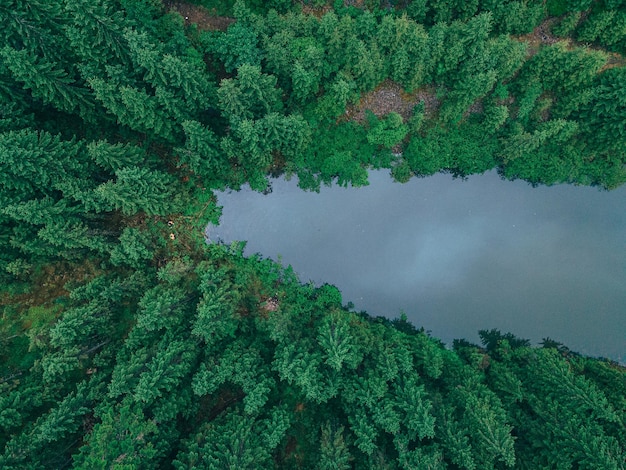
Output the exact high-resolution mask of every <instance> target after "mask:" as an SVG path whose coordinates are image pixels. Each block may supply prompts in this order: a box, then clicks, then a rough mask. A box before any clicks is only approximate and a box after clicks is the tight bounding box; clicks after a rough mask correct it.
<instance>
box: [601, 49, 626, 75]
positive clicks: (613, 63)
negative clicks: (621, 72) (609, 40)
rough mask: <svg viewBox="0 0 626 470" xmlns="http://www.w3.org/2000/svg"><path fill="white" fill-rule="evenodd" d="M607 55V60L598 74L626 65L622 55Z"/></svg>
mask: <svg viewBox="0 0 626 470" xmlns="http://www.w3.org/2000/svg"><path fill="white" fill-rule="evenodd" d="M607 54H608V60H607V61H606V64H604V67H602V68H601V69H600V70H599V72H598V73H601V72H604V71H605V70H608V69H614V68H616V67H624V66H625V65H626V58H624V56H623V55H621V54H619V53H617V52H607Z"/></svg>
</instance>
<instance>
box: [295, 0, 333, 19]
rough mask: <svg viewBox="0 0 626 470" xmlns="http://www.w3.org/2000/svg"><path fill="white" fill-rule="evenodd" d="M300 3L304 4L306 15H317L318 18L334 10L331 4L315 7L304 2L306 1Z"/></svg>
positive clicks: (303, 8) (303, 9) (303, 11)
mask: <svg viewBox="0 0 626 470" xmlns="http://www.w3.org/2000/svg"><path fill="white" fill-rule="evenodd" d="M300 5H302V13H304V14H305V15H311V16H315V17H316V18H321V17H322V16H324V15H325V14H326V13H328V12H329V11H331V10H332V7H331V6H330V5H323V6H321V7H314V6H312V5H306V4H304V2H300Z"/></svg>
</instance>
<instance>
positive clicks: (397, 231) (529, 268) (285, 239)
mask: <svg viewBox="0 0 626 470" xmlns="http://www.w3.org/2000/svg"><path fill="white" fill-rule="evenodd" d="M272 187H273V192H272V193H271V194H269V195H267V196H264V195H262V194H259V193H254V192H251V191H250V190H245V189H244V190H242V191H239V192H230V193H220V194H219V195H218V197H219V203H220V205H222V206H223V207H224V209H223V215H222V218H221V221H220V226H219V227H211V228H210V229H209V237H210V239H211V240H213V241H216V240H218V239H221V240H223V241H228V242H229V241H232V240H248V245H247V248H246V253H248V254H250V253H256V252H258V253H261V254H262V255H264V256H267V257H270V258H273V259H280V260H281V261H282V263H283V264H285V265H287V264H291V265H292V266H293V268H294V270H295V271H296V272H297V273H298V274H299V276H300V279H301V280H302V281H303V282H306V281H309V280H312V281H314V282H316V283H322V282H329V283H332V284H335V285H336V286H337V287H338V288H339V289H340V290H341V291H342V293H343V300H344V303H347V302H348V301H352V302H353V303H354V304H355V307H356V309H358V310H361V309H363V310H367V311H368V312H369V313H370V314H372V315H385V316H388V317H390V318H394V317H397V316H399V314H400V313H401V311H404V312H405V313H406V314H407V316H408V317H409V319H410V320H411V322H412V323H413V324H415V325H416V326H418V327H421V326H423V327H424V328H425V329H427V330H430V331H431V332H432V334H433V336H436V337H438V338H441V339H442V340H444V341H445V342H446V343H448V344H450V343H451V341H452V339H454V338H467V339H468V340H470V341H476V342H477V341H478V335H477V331H478V330H479V329H490V328H498V329H500V330H502V331H505V332H506V331H510V332H512V333H513V334H515V335H517V336H520V337H523V338H528V339H530V340H532V341H533V342H538V341H541V339H542V338H544V337H547V336H549V337H550V338H552V339H555V340H557V341H561V342H563V343H565V344H566V345H567V346H569V347H570V348H571V349H573V350H577V351H579V352H581V353H584V354H589V355H593V356H604V357H610V358H612V359H615V360H619V361H621V362H624V361H625V360H626V212H625V210H624V209H625V208H626V188H624V187H623V188H620V189H618V190H615V191H611V192H602V191H599V190H598V189H594V188H584V187H574V186H555V187H540V188H532V187H531V186H529V185H528V184H526V183H524V182H509V181H502V180H500V178H499V177H498V175H497V174H495V173H493V172H492V173H487V174H485V175H480V176H473V177H470V178H469V179H468V180H466V181H462V180H458V179H457V180H455V179H453V178H452V177H450V176H448V175H436V176H433V177H430V178H426V179H413V180H411V181H410V182H409V183H406V184H399V183H394V182H393V181H392V180H391V178H390V177H389V175H388V172H385V171H379V172H372V173H371V174H370V185H369V186H367V187H363V188H348V189H346V188H340V187H332V188H328V187H323V188H322V190H321V192H320V193H319V194H317V193H310V192H304V191H302V190H300V189H298V187H297V184H296V181H295V180H293V181H290V182H288V181H285V180H273V182H272Z"/></svg>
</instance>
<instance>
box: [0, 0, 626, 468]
mask: <svg viewBox="0 0 626 470" xmlns="http://www.w3.org/2000/svg"><path fill="white" fill-rule="evenodd" d="M203 3H204V5H205V6H207V7H209V8H213V7H217V8H218V10H219V11H221V12H222V13H224V12H226V13H227V14H232V15H234V16H235V18H236V19H237V21H236V22H235V23H233V24H231V25H230V26H229V28H228V29H227V30H226V31H204V32H201V31H200V30H201V29H202V28H203V27H204V26H209V24H208V23H209V22H207V24H202V25H198V27H188V26H186V24H185V21H183V19H182V17H181V16H180V15H178V14H175V13H171V12H168V11H167V8H169V7H167V6H166V5H165V4H164V3H163V2H161V1H158V0H141V1H135V0H121V1H120V2H102V1H99V0H96V1H91V2H87V1H85V0H76V1H71V2H70V1H66V2H52V3H50V2H44V1H41V0H29V1H27V2H24V1H13V2H9V3H8V4H6V5H3V6H0V20H2V24H3V26H4V28H3V29H2V31H0V39H1V40H2V45H1V46H0V169H1V170H2V171H0V203H1V205H0V242H1V243H2V250H0V280H1V281H2V284H3V291H2V296H0V310H1V313H2V319H3V325H2V327H0V340H1V341H0V359H1V364H0V391H1V393H0V467H2V468H64V467H67V466H68V465H73V466H74V467H76V468H105V467H106V468H109V467H110V468H167V467H174V468H181V469H182V468H217V469H222V468H233V469H242V468H266V467H268V468H269V467H277V468H353V467H354V468H407V469H408V468H411V469H413V468H467V469H479V468H485V469H487V468H510V467H515V468H590V469H596V468H602V469H605V468H606V469H612V468H621V467H623V463H624V448H625V447H626V440H625V439H626V438H625V437H624V436H626V433H624V427H625V423H626V417H625V414H624V409H625V403H624V396H625V394H626V393H625V392H626V379H625V377H626V375H625V372H624V369H623V368H622V367H621V366H619V365H617V364H613V363H609V362H607V361H600V360H593V359H589V358H583V357H581V356H578V355H576V354H575V353H572V352H571V351H569V350H568V349H567V348H566V347H564V346H562V345H559V344H557V343H554V342H551V341H550V340H546V341H545V342H544V345H543V347H541V348H533V347H530V345H529V344H528V342H526V341H524V340H519V339H517V338H515V337H514V336H513V335H510V334H502V333H500V332H498V331H489V332H487V331H484V332H481V333H480V334H481V337H482V339H483V343H484V348H478V347H476V346H473V345H471V344H469V343H467V342H456V343H455V348H454V350H448V349H445V348H444V347H443V345H442V343H441V342H439V341H437V340H434V339H432V338H430V337H429V336H428V335H427V334H425V333H424V332H423V331H419V330H417V329H416V328H414V327H413V326H412V325H410V324H409V323H408V322H407V321H406V319H400V320H396V321H388V320H384V319H372V318H370V317H369V316H367V314H365V313H360V314H356V313H355V312H353V311H351V310H350V309H349V308H345V307H343V306H342V298H341V293H340V292H339V291H338V290H337V289H336V288H335V287H333V286H330V285H327V284H325V285H323V286H321V287H315V286H314V285H313V284H311V283H310V284H306V285H303V284H301V283H300V282H299V281H298V279H297V277H296V276H295V274H294V272H293V270H291V269H283V268H282V267H281V266H279V265H277V264H276V263H274V262H272V261H270V260H263V259H261V257H260V256H254V257H251V258H245V257H243V256H242V252H243V247H244V246H245V243H239V242H238V243H233V244H232V245H231V246H230V247H224V246H221V245H211V246H206V245H205V243H204V240H203V239H202V234H201V233H199V234H198V233H196V232H197V230H196V225H197V224H199V223H200V222H199V221H200V220H201V219H202V215H203V214H204V213H200V211H205V212H209V213H213V214H216V213H217V209H215V201H214V200H213V196H212V193H211V190H213V189H216V188H220V189H223V188H226V187H233V188H237V187H239V186H241V185H242V184H244V183H246V182H247V183H249V184H250V185H251V186H252V187H253V188H254V189H258V190H263V189H265V188H266V186H267V177H268V174H270V173H272V174H280V173H286V174H287V175H296V176H297V177H298V179H299V185H300V186H301V187H303V188H305V189H312V190H318V189H319V187H320V185H321V184H322V183H323V184H332V183H335V184H339V185H344V186H347V185H349V184H350V185H353V186H358V185H365V184H367V170H368V169H369V168H383V167H384V168H390V169H391V172H392V175H393V176H394V178H396V179H397V180H399V181H407V180H408V179H410V178H411V177H412V176H414V175H417V176H426V175H430V174H434V173H436V172H439V171H445V172H449V173H451V174H453V175H454V176H461V177H462V176H466V175H469V174H472V173H481V172H484V171H487V170H489V169H491V168H494V167H496V166H497V167H498V169H499V171H500V172H501V174H502V175H504V176H505V177H508V178H524V179H525V180H527V181H530V182H531V183H533V184H553V183H559V182H576V183H584V184H597V185H602V186H605V187H615V186H618V185H619V184H622V183H623V182H625V181H626V171H625V170H624V161H625V157H624V148H626V141H625V139H624V136H625V135H626V130H625V129H624V123H625V122H626V115H624V109H626V103H624V96H625V94H624V87H625V85H626V77H625V75H624V68H623V67H621V66H620V63H619V61H616V57H617V56H615V55H613V56H610V57H612V60H613V61H614V62H613V63H611V64H609V66H608V67H607V58H608V57H609V55H607V54H605V53H603V52H602V51H598V50H590V49H588V48H583V47H577V46H576V45H575V44H572V43H565V42H562V43H557V44H554V45H546V46H542V47H540V48H539V49H538V51H537V52H536V53H535V54H530V53H528V54H527V50H526V49H527V47H526V45H525V44H524V43H523V42H522V41H521V40H520V39H519V38H518V39H513V38H511V37H510V36H509V34H524V33H527V32H529V31H531V30H532V29H533V28H534V27H536V26H537V24H538V23H539V22H540V21H542V20H543V19H544V18H545V14H546V9H547V10H549V11H551V12H556V11H558V12H560V13H559V14H561V13H564V12H565V11H573V12H581V11H584V10H586V9H588V8H589V7H590V6H591V5H590V3H589V1H588V0H584V1H574V0H572V1H569V0H567V1H565V0H564V1H556V0H555V1H549V2H547V4H546V5H544V2H541V1H538V0H529V1H506V2H500V1H495V0H494V1H492V0H477V1H468V2H463V1H454V2H446V1H439V0H428V1H426V0H424V1H422V0H416V1H412V2H391V3H389V2H386V3H384V4H383V3H382V2H374V1H369V2H364V5H363V8H356V7H346V6H345V5H344V2H335V6H334V8H332V9H330V10H328V11H326V9H322V10H319V11H317V12H316V13H315V14H309V13H307V14H304V13H301V12H298V13H295V12H293V11H291V12H288V10H292V9H293V10H295V9H298V8H301V5H292V2H287V1H282V0H274V1H272V2H259V1H253V2H249V3H248V5H246V3H245V2H242V1H238V2H235V3H234V4H233V2H221V1H220V2H213V1H210V0H207V1H205V2H203ZM314 3H315V6H317V7H320V6H322V3H323V2H314ZM308 4H310V2H309V3H308ZM404 6H406V7H407V8H406V9H405V10H404V9H403V8H404ZM187 7H189V8H191V6H190V5H187ZM389 7H395V10H393V9H391V10H390V9H389ZM621 7H622V5H621V2H619V1H606V2H603V3H598V4H594V8H593V9H592V11H590V12H589V14H588V16H587V17H586V18H587V19H586V20H584V21H579V20H580V19H581V18H583V15H578V14H576V13H574V14H573V15H570V16H567V17H565V18H563V20H562V21H561V23H560V25H558V27H557V28H560V34H570V33H571V32H572V31H573V32H574V34H575V35H576V37H577V38H578V39H579V40H583V41H588V42H594V43H596V44H600V45H604V46H605V47H609V48H611V49H612V50H623V48H624V35H625V31H626V30H624V24H626V23H625V22H624V18H625V16H624V13H623V12H622V11H621V10H620V9H619V8H621ZM272 8H275V9H276V10H277V11H273V12H272V11H269V12H268V10H270V9H272ZM197 13H198V17H200V18H203V16H202V15H203V13H202V11H201V10H199V11H198V12H197ZM318 13H319V15H318ZM405 13H406V14H405ZM416 19H417V20H418V21H419V24H418V22H416V21H415V20H416ZM213 22H216V23H217V22H219V20H215V19H211V22H210V23H211V24H210V26H211V27H210V28H209V29H213V26H214V24H213ZM532 52H533V53H534V52H535V51H534V50H533V51H532ZM617 59H619V58H617ZM607 68H608V69H607ZM217 77H219V80H218V78H217ZM390 81H393V82H395V83H391V82H390ZM390 85H391V86H393V87H394V89H395V88H396V87H397V86H398V85H400V86H402V87H403V88H404V91H406V92H407V93H402V100H403V106H404V105H405V104H406V105H407V107H406V108H405V109H402V110H401V109H393V108H394V107H395V105H394V103H393V102H390V103H382V104H381V103H377V106H379V107H381V106H382V107H384V108H385V109H383V111H382V112H379V111H380V109H373V111H375V112H376V115H374V114H373V113H365V114H366V117H365V119H364V120H362V121H363V122H361V121H357V120H359V119H361V117H360V116H362V115H363V114H362V113H363V112H364V111H365V108H366V107H367V106H369V104H368V103H370V102H372V101H376V100H375V99H373V100H372V99H371V98H375V97H376V93H377V92H380V91H381V90H384V88H385V87H386V86H390ZM434 89H436V90H437V91H436V93H435V92H433V91H432V90H434ZM361 99H362V101H360V100H361ZM407 100H408V101H410V103H406V102H405V101H407ZM416 102H419V103H420V104H417V105H416V106H415V103H416ZM411 106H414V109H413V113H412V116H411V117H410V118H409V119H407V121H406V122H404V120H403V118H402V116H405V114H404V112H405V111H406V109H410V107H411ZM376 116H381V117H376ZM392 149H393V151H394V152H396V153H395V154H394V153H392ZM166 221H168V224H169V225H170V227H167V226H166V224H165V222H166ZM170 234H171V235H170ZM168 235H170V236H168Z"/></svg>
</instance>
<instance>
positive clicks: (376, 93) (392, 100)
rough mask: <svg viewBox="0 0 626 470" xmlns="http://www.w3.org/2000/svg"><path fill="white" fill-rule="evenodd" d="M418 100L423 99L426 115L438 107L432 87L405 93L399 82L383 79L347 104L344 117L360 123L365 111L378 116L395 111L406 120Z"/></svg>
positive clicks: (363, 119) (363, 118)
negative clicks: (356, 99)
mask: <svg viewBox="0 0 626 470" xmlns="http://www.w3.org/2000/svg"><path fill="white" fill-rule="evenodd" d="M420 101H424V105H425V112H426V117H429V116H430V115H432V114H433V113H434V112H435V111H436V110H437V109H438V108H439V104H440V103H439V100H438V99H437V96H436V94H435V89H434V88H433V87H422V88H420V89H418V90H416V91H414V92H413V93H406V92H405V91H404V90H403V89H402V87H401V86H400V85H399V84H397V83H395V82H393V81H391V80H385V81H384V82H382V83H381V84H380V85H378V86H377V87H376V88H375V89H374V90H372V91H370V92H369V93H366V94H364V95H363V96H362V98H361V99H360V100H359V102H358V103H356V104H354V105H350V106H348V109H347V110H346V118H347V119H348V120H352V121H357V122H360V123H362V122H365V120H366V119H365V111H366V110H370V111H371V112H372V113H374V114H375V115H376V116H378V117H382V116H386V115H387V114H389V113H391V112H395V113H398V114H399V115H400V116H402V119H403V120H404V121H405V122H406V121H407V120H408V119H409V118H410V117H411V116H412V113H413V108H414V107H415V105H417V104H419V103H420Z"/></svg>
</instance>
